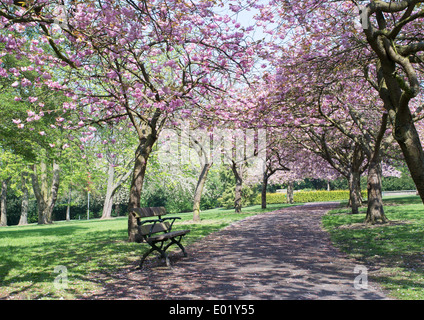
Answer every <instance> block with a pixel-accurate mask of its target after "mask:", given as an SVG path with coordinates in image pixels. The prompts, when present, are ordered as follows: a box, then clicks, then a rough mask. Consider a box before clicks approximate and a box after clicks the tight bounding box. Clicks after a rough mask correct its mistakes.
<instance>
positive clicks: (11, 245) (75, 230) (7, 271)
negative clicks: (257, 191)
mask: <svg viewBox="0 0 424 320" xmlns="http://www.w3.org/2000/svg"><path fill="white" fill-rule="evenodd" d="M286 206H288V205H285V204H273V205H269V206H268V209H261V208H260V206H252V207H246V208H243V212H242V213H241V214H235V213H234V210H233V209H228V210H224V209H212V210H206V211H203V212H201V219H202V221H201V222H200V223H196V224H195V223H193V221H192V213H181V214H176V215H177V216H180V217H181V218H182V220H179V221H177V222H176V224H175V229H178V228H184V229H190V230H191V232H190V233H189V234H188V235H187V236H186V237H185V239H184V240H183V244H185V245H187V244H190V243H193V242H196V241H197V240H199V239H200V238H202V237H205V236H206V235H208V234H210V233H212V232H215V231H217V230H219V229H221V228H224V227H225V226H227V225H229V224H231V223H232V222H234V221H237V220H240V219H243V218H245V217H248V216H251V215H255V214H259V213H262V212H268V211H272V210H277V209H279V208H283V207H286ZM171 216H172V215H171ZM126 239H127V218H125V217H122V218H114V219H110V220H97V219H94V220H84V221H70V222H55V223H54V224H52V225H28V226H12V227H3V228H0V299H2V298H3V299H4V298H7V299H62V298H63V299H74V298H77V297H80V296H82V295H84V294H90V293H91V292H95V291H96V290H98V289H99V284H98V283H97V282H96V280H95V277H94V276H93V275H94V274H95V273H96V272H99V271H100V272H101V271H108V272H112V273H113V271H114V270H117V269H119V268H122V267H125V266H128V265H132V264H135V263H136V262H137V261H138V260H139V259H140V256H141V255H142V254H143V252H144V251H145V250H147V249H148V246H146V245H143V244H137V243H128V242H127V241H126ZM177 249H178V248H177ZM56 266H65V267H66V268H67V277H68V287H67V288H66V289H61V290H58V289H56V288H55V286H54V280H55V278H57V277H58V276H60V275H63V273H55V272H54V268H55V267H56Z"/></svg>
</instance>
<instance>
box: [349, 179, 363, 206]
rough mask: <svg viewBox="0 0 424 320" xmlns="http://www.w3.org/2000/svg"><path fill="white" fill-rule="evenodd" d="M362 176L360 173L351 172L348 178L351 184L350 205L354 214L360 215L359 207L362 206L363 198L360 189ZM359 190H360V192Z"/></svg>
mask: <svg viewBox="0 0 424 320" xmlns="http://www.w3.org/2000/svg"><path fill="white" fill-rule="evenodd" d="M360 178H361V175H360V173H359V172H350V174H349V177H348V182H349V203H350V206H351V207H352V214H358V213H359V207H360V206H362V200H361V199H362V196H361V190H360V187H359V188H358V186H360ZM358 189H359V190H358Z"/></svg>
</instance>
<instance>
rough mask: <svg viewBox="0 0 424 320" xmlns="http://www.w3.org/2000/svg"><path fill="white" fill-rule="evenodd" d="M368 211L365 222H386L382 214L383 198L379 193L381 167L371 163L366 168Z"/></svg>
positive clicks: (373, 162) (380, 192)
mask: <svg viewBox="0 0 424 320" xmlns="http://www.w3.org/2000/svg"><path fill="white" fill-rule="evenodd" d="M367 191H368V209H367V215H366V217H365V222H366V223H369V224H376V223H379V222H382V223H385V222H387V221H388V219H387V217H386V216H385V214H384V208H383V196H382V191H381V165H380V163H379V162H376V161H372V162H371V163H370V165H369V168H368V182H367Z"/></svg>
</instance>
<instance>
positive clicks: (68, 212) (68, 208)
mask: <svg viewBox="0 0 424 320" xmlns="http://www.w3.org/2000/svg"><path fill="white" fill-rule="evenodd" d="M71 198H72V188H71V187H69V193H68V205H67V206H66V221H71V201H72V199H71Z"/></svg>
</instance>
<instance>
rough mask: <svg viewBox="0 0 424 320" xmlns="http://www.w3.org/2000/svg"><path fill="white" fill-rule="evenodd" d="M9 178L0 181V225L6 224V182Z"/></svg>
mask: <svg viewBox="0 0 424 320" xmlns="http://www.w3.org/2000/svg"><path fill="white" fill-rule="evenodd" d="M9 181H10V178H8V179H5V180H3V181H2V183H1V192H0V227H5V226H7V213H6V198H7V184H8V183H9Z"/></svg>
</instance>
